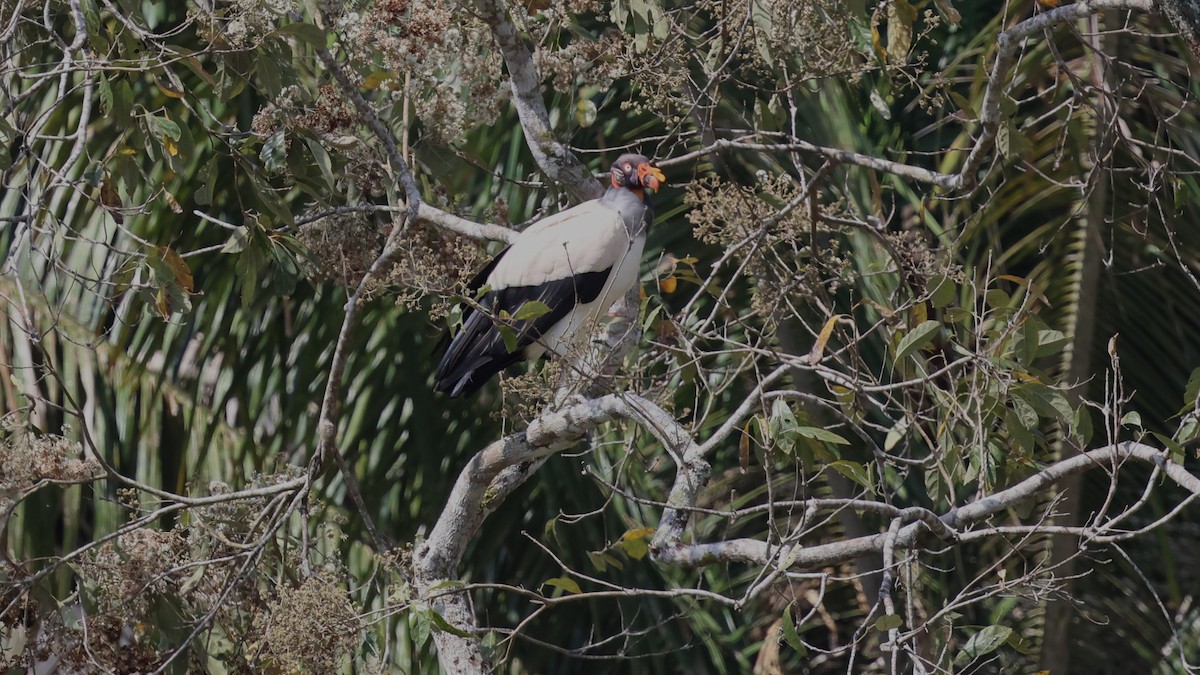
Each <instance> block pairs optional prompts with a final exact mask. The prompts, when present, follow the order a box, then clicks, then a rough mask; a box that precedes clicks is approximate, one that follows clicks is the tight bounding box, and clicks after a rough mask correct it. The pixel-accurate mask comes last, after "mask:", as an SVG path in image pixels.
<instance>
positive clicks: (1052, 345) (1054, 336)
mask: <svg viewBox="0 0 1200 675" xmlns="http://www.w3.org/2000/svg"><path fill="white" fill-rule="evenodd" d="M1068 342H1070V340H1068V339H1067V336H1066V335H1064V334H1063V332H1062V331H1060V330H1052V329H1046V330H1039V331H1038V332H1037V355H1038V356H1050V355H1051V354H1057V353H1059V352H1061V351H1062V350H1063V347H1065V346H1067V343H1068Z"/></svg>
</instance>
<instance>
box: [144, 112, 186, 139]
mask: <svg viewBox="0 0 1200 675" xmlns="http://www.w3.org/2000/svg"><path fill="white" fill-rule="evenodd" d="M150 129H151V130H152V131H153V132H154V133H155V135H157V136H161V137H166V138H170V139H171V140H172V141H178V140H179V125H178V124H176V123H175V122H173V121H172V120H171V118H169V117H165V116H160V115H150Z"/></svg>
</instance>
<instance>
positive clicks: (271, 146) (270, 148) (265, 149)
mask: <svg viewBox="0 0 1200 675" xmlns="http://www.w3.org/2000/svg"><path fill="white" fill-rule="evenodd" d="M286 149H287V138H286V137H285V136H284V134H283V129H280V130H279V131H276V132H275V133H273V134H271V137H270V138H268V139H267V142H266V143H263V146H262V152H260V153H259V155H258V156H259V159H261V160H262V163H263V168H264V169H266V170H267V171H269V172H271V173H279V172H280V171H282V170H283V166H284V162H285V161H286V160H287V156H286V154H285V150H286Z"/></svg>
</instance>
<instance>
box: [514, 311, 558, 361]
mask: <svg viewBox="0 0 1200 675" xmlns="http://www.w3.org/2000/svg"><path fill="white" fill-rule="evenodd" d="M549 313H550V306H549V305H547V304H546V303H544V302H541V301H538V300H530V301H528V302H526V303H525V304H523V305H521V306H520V307H518V308H517V312H516V314H513V315H512V318H513V319H516V320H517V321H529V320H530V319H536V318H538V317H539V316H542V315H545V314H549ZM510 351H511V350H510Z"/></svg>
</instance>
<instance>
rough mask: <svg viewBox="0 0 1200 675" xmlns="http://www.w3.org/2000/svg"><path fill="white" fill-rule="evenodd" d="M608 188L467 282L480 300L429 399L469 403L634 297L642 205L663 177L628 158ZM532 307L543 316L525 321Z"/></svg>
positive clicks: (646, 217) (537, 227) (639, 159)
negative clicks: (442, 395) (502, 375)
mask: <svg viewBox="0 0 1200 675" xmlns="http://www.w3.org/2000/svg"><path fill="white" fill-rule="evenodd" d="M610 180H611V183H612V184H611V186H610V187H609V188H608V190H607V191H606V192H605V193H604V195H603V196H601V197H600V198H599V199H593V200H591V201H588V202H584V203H582V204H580V205H578V206H574V207H572V208H569V209H567V210H566V211H563V212H561V213H558V214H556V215H553V216H550V217H548V218H544V219H542V220H540V221H538V222H537V223H534V224H533V225H532V226H530V227H529V229H527V230H525V231H524V232H522V233H521V235H520V236H519V237H517V239H516V241H514V242H513V243H512V245H511V246H509V247H508V248H506V249H504V250H503V251H501V252H500V254H499V255H497V256H496V257H495V258H493V259H492V261H491V262H490V263H488V264H487V266H485V267H484V268H483V270H481V271H480V272H479V274H477V275H476V276H475V278H474V279H473V280H472V281H471V283H470V284H469V288H470V290H471V291H479V290H481V289H482V290H483V291H484V293H483V296H482V297H481V298H479V299H478V304H479V308H478V309H476V308H471V309H469V310H467V312H466V313H465V315H464V316H463V322H462V329H461V330H459V331H458V333H456V334H455V335H454V337H453V338H452V339H451V338H448V339H449V346H447V347H446V351H445V353H444V354H443V355H442V360H441V362H440V363H438V366H437V372H436V374H435V377H436V379H435V382H434V385H433V386H434V389H436V390H438V391H442V392H446V393H448V394H450V395H451V396H460V395H462V394H472V393H474V392H475V391H477V390H479V388H480V387H482V386H483V384H484V383H485V382H487V381H488V380H489V379H490V378H491V377H492V376H493V375H495V374H496V373H498V372H500V371H501V370H504V369H505V368H507V367H508V366H510V365H512V364H514V363H517V362H519V361H524V360H533V359H536V358H538V357H540V356H542V355H543V354H545V353H547V352H549V353H551V354H559V355H562V354H565V353H567V352H568V351H569V350H568V347H569V346H570V345H571V343H572V342H574V341H575V340H576V339H577V338H578V337H579V336H580V335H582V336H584V337H586V336H587V335H588V334H589V332H590V331H591V329H592V327H593V326H594V325H595V321H596V319H597V318H599V316H600V315H601V313H603V312H605V311H606V310H608V308H609V307H611V306H612V304H613V303H614V302H616V300H617V299H618V298H620V297H621V296H623V295H624V294H625V292H626V291H628V290H629V289H630V288H632V287H633V284H634V283H635V282H637V279H638V276H639V274H638V267H639V265H640V263H641V258H642V248H643V247H644V246H645V244H646V231H647V230H648V229H649V227H650V222H651V220H652V218H653V210H652V209H651V207H650V202H649V195H650V193H653V192H654V191H656V190H658V188H659V186H660V185H661V184H662V183H665V182H666V176H664V175H663V173H662V171H660V170H659V169H658V168H657V167H654V166H652V165H651V164H650V160H648V159H646V158H645V157H644V156H642V155H636V154H626V155H621V157H620V158H618V159H617V162H616V163H615V164H613V167H612V173H611V178H610ZM530 302H539V303H543V304H544V307H543V306H542V305H530V306H529V308H527V309H526V311H524V312H523V311H522V307H523V306H525V305H526V303H530ZM505 337H507V338H508V344H506V343H505ZM514 337H515V345H514V339H513V338H514Z"/></svg>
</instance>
